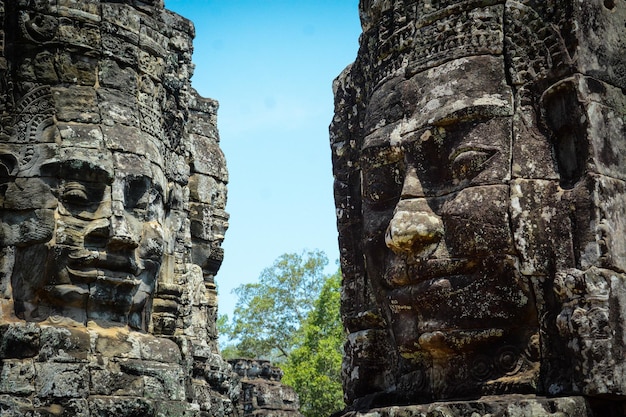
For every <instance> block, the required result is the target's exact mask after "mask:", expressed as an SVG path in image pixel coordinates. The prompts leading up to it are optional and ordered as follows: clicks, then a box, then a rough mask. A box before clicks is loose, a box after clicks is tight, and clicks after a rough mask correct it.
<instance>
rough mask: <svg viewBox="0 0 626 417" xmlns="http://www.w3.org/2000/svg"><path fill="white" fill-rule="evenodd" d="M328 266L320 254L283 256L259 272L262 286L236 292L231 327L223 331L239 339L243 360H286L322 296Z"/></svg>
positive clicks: (236, 290) (243, 287)
mask: <svg viewBox="0 0 626 417" xmlns="http://www.w3.org/2000/svg"><path fill="white" fill-rule="evenodd" d="M327 264H328V259H327V258H326V255H325V254H324V253H323V252H321V251H310V252H305V253H303V254H302V255H299V254H296V253H289V254H284V255H282V256H280V257H279V258H278V259H277V260H276V261H275V262H274V264H273V265H272V266H271V267H269V268H266V269H264V270H263V272H261V275H260V277H259V280H258V282H255V283H250V284H243V285H240V286H239V287H237V288H236V289H235V290H234V291H235V294H236V295H237V297H238V298H237V304H236V305H235V311H234V315H233V320H232V323H231V324H230V325H225V323H221V325H220V326H219V328H220V330H221V331H222V332H223V333H224V334H226V335H228V336H229V337H230V339H231V340H235V341H236V350H237V353H238V354H239V355H240V356H244V357H250V358H264V359H270V360H273V361H275V362H284V361H285V360H286V359H287V357H288V356H289V353H290V351H291V349H292V348H293V346H294V345H295V344H296V342H297V338H298V332H299V329H300V325H301V323H303V322H304V320H305V318H306V317H307V314H308V313H309V312H310V311H311V309H312V308H313V303H314V302H315V299H316V298H317V296H318V294H319V293H320V290H321V288H322V284H323V282H324V267H325V266H326V265H327Z"/></svg>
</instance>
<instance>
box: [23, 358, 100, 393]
mask: <svg viewBox="0 0 626 417" xmlns="http://www.w3.org/2000/svg"><path fill="white" fill-rule="evenodd" d="M35 371H36V373H37V376H36V379H35V387H36V390H37V396H39V397H40V398H86V397H87V396H88V395H89V369H88V368H87V367H86V366H85V365H84V364H78V363H55V362H42V363H39V362H37V363H35Z"/></svg>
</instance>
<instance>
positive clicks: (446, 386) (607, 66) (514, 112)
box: [331, 0, 626, 416]
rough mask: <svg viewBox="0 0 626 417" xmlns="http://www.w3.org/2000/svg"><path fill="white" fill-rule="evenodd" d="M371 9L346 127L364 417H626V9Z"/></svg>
mask: <svg viewBox="0 0 626 417" xmlns="http://www.w3.org/2000/svg"><path fill="white" fill-rule="evenodd" d="M359 8H360V17H361V23H362V27H363V34H362V35H361V38H360V49H359V52H358V56H357V59H356V61H355V62H354V64H352V65H351V66H349V67H348V68H346V70H345V71H344V72H343V73H342V74H341V75H340V76H339V77H338V78H337V80H336V81H335V84H334V90H335V117H334V119H333V122H332V125H331V146H332V153H333V169H334V175H335V201H336V206H337V222H338V228H339V240H340V249H341V267H342V271H343V274H344V281H343V289H342V299H343V305H342V315H343V320H344V323H345V326H346V327H347V329H348V331H349V338H348V343H347V344H346V352H345V360H344V388H345V396H346V399H347V402H348V404H349V405H350V407H349V409H348V410H352V411H347V412H346V415H361V414H360V412H361V411H364V410H372V409H377V412H378V414H375V415H377V416H392V415H403V416H425V415H428V416H430V415H433V416H434V415H446V416H461V415H463V416H465V415H467V416H469V415H472V416H486V415H489V416H491V415H497V416H531V415H532V416H544V415H545V416H548V415H550V416H552V415H565V416H591V415H594V416H621V415H623V413H624V410H623V401H624V399H626V397H625V396H626V339H625V338H624V335H625V334H626V332H625V331H626V313H625V312H626V275H625V274H624V271H626V264H625V262H626V238H625V236H626V223H625V222H624V218H625V217H626V182H625V181H626V168H625V167H626V145H625V143H626V141H625V138H626V127H625V121H626V95H625V93H624V92H625V91H626V26H625V25H624V22H626V3H624V2H618V1H610V0H609V1H602V0H589V1H573V0H547V1H543V0H542V1H535V0H520V1H511V0H507V1H505V0H489V1H482V0H480V1H478V0H463V1H456V0H361V1H360V5H359ZM468 398H470V399H476V400H471V401H470V400H467V399H468ZM420 404H421V405H420ZM394 406H401V407H400V408H397V407H396V408H394ZM396 413H400V414H396ZM437 413H440V414H437ZM554 413H556V414H554ZM559 413H560V414H559ZM367 415H370V414H367ZM371 415H374V414H371Z"/></svg>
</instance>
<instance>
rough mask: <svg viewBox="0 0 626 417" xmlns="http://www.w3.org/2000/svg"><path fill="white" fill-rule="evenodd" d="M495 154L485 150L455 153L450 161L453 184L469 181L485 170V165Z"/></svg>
mask: <svg viewBox="0 0 626 417" xmlns="http://www.w3.org/2000/svg"><path fill="white" fill-rule="evenodd" d="M494 153H495V152H494V151H489V150H485V149H468V150H462V151H460V152H456V153H455V154H454V155H453V157H452V158H451V159H452V163H451V169H452V178H453V180H454V182H455V183H457V182H462V181H465V180H471V179H472V178H474V177H475V176H476V175H478V174H479V173H480V172H481V171H482V170H483V169H485V163H486V162H487V161H488V160H489V158H491V157H492V156H493V154H494Z"/></svg>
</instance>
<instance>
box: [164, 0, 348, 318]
mask: <svg viewBox="0 0 626 417" xmlns="http://www.w3.org/2000/svg"><path fill="white" fill-rule="evenodd" d="M357 4H358V0H165V6H166V7H167V8H168V9H170V10H172V11H174V12H176V13H178V14H180V15H182V16H184V17H187V18H189V19H191V20H192V21H193V22H194V23H195V26H196V39H195V42H194V47H195V49H194V57H193V59H194V63H195V64H196V70H195V74H194V77H193V79H192V84H193V86H194V88H195V89H196V90H198V92H199V93H200V94H201V95H203V96H205V97H211V98H214V99H217V100H218V101H219V102H220V109H219V112H218V128H219V130H220V136H221V147H222V150H223V151H224V153H225V154H226V160H227V163H228V170H229V173H230V183H229V186H228V204H227V207H226V209H227V211H228V212H229V213H230V216H231V217H230V228H229V230H228V232H227V233H226V239H225V241H224V245H223V247H224V250H225V259H224V263H223V264H222V268H221V270H220V272H219V273H218V275H217V279H216V281H217V283H218V289H219V303H220V304H219V310H220V313H221V314H223V313H226V314H228V315H229V316H231V317H232V311H233V309H234V306H235V303H236V297H235V295H234V294H232V292H231V291H232V289H233V288H235V287H237V286H238V285H240V284H242V283H246V282H253V281H256V280H257V278H258V276H259V275H260V273H261V271H262V270H263V269H264V268H266V267H268V266H271V265H272V263H273V262H274V260H275V259H276V258H278V257H279V256H280V255H282V254H283V253H291V252H297V253H300V252H302V251H303V250H305V249H321V250H323V251H324V252H325V253H326V254H327V256H328V258H329V261H330V263H329V264H330V267H329V272H331V271H334V269H335V268H336V264H335V261H336V259H337V258H338V257H339V251H338V247H337V230H336V224H335V213H334V205H333V192H332V169H331V162H330V147H329V144H328V125H329V123H330V121H331V119H332V115H333V96H332V80H333V79H334V78H335V77H336V76H337V75H338V74H339V73H340V72H341V71H342V70H343V69H344V68H345V67H346V66H347V65H348V64H350V63H351V62H353V61H354V58H355V57H356V53H357V49H358V36H359V34H360V25H359V19H358V8H357Z"/></svg>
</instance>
